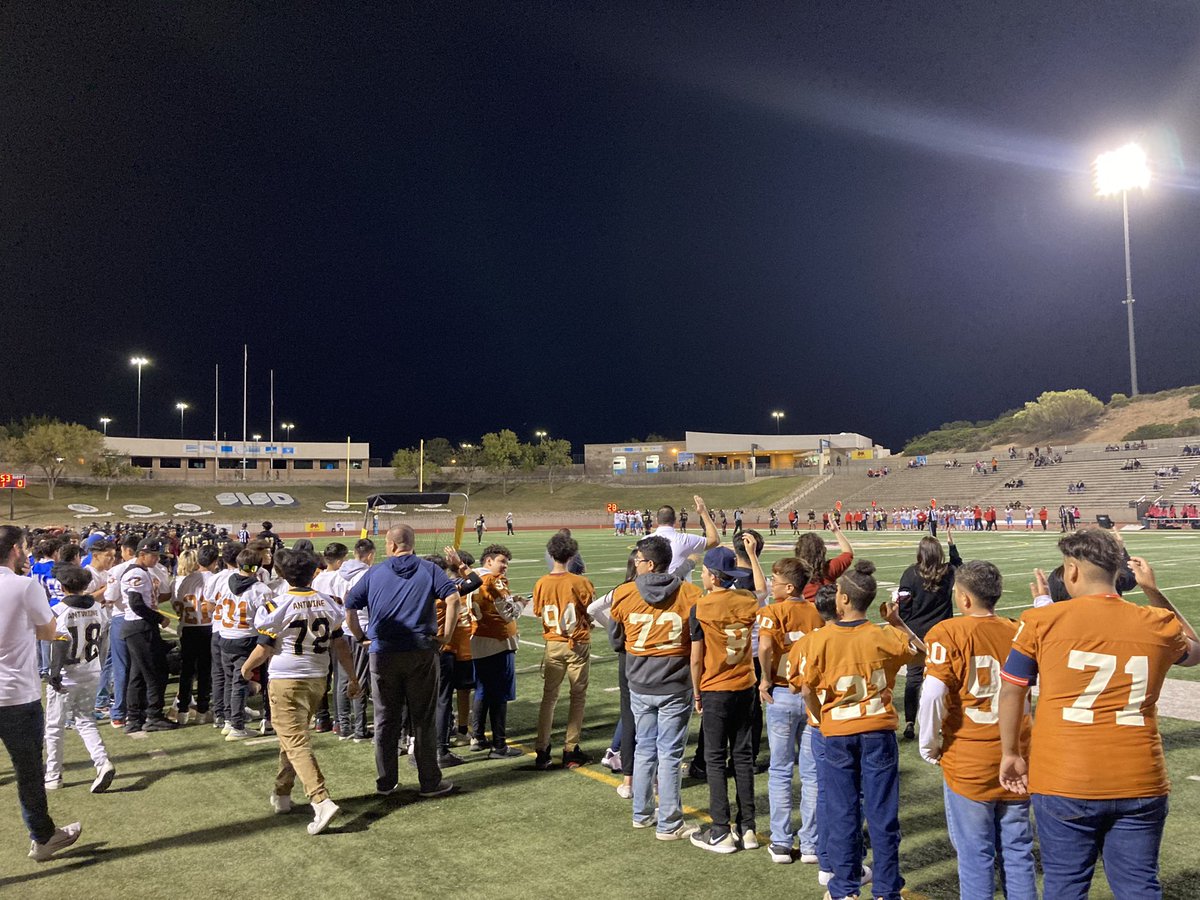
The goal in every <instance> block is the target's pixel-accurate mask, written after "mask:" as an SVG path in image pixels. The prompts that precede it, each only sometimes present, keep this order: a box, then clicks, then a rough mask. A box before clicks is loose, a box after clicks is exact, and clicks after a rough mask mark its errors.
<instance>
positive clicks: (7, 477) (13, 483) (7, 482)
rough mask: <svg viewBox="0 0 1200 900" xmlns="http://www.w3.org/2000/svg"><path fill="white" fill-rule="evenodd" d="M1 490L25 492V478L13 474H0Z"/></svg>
mask: <svg viewBox="0 0 1200 900" xmlns="http://www.w3.org/2000/svg"><path fill="white" fill-rule="evenodd" d="M0 488H8V489H9V490H17V491H19V490H24V488H25V476H24V475H14V474H13V473H12V472H0Z"/></svg>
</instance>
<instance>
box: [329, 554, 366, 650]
mask: <svg viewBox="0 0 1200 900" xmlns="http://www.w3.org/2000/svg"><path fill="white" fill-rule="evenodd" d="M370 568H371V567H370V566H368V565H367V564H366V563H365V562H363V561H362V560H361V559H354V558H351V559H348V560H346V561H345V562H344V563H342V565H341V568H339V569H338V570H337V573H338V576H339V577H340V578H341V579H342V580H343V581H345V582H346V587H345V590H343V591H342V596H343V597H345V596H346V594H348V593H350V588H352V587H354V585H355V584H357V583H358V580H359V579H360V578H362V577H363V575H364V574H365V573H366V571H367V570H368V569H370ZM370 623H371V616H370V614H369V613H368V611H367V610H366V609H365V608H364V609H360V610H359V611H358V624H359V625H361V626H362V630H363V632H364V633H365V632H366V630H367V626H368V625H370ZM346 633H347V634H349V633H350V632H349V631H347V632H346Z"/></svg>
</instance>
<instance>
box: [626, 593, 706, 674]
mask: <svg viewBox="0 0 1200 900" xmlns="http://www.w3.org/2000/svg"><path fill="white" fill-rule="evenodd" d="M699 599H700V588H699V587H697V586H696V585H694V584H692V583H691V582H688V581H684V582H681V583H680V585H679V589H678V590H677V591H675V596H673V597H671V598H670V599H668V600H665V601H663V602H662V603H658V604H651V603H647V602H646V601H645V600H644V599H642V595H641V594H640V593H638V589H637V584H636V582H632V581H631V582H628V583H626V584H623V585H621V586H620V587H618V588H617V589H616V590H615V591H613V604H612V609H611V610H610V612H609V615H610V617H611V618H612V620H613V621H614V622H620V623H621V624H622V626H623V627H624V629H625V652H626V653H630V654H632V655H633V656H684V657H686V656H689V655H690V654H691V650H692V636H691V634H690V633H689V632H688V627H687V624H688V619H689V618H690V617H691V615H692V607H693V606H695V605H696V601H697V600H699Z"/></svg>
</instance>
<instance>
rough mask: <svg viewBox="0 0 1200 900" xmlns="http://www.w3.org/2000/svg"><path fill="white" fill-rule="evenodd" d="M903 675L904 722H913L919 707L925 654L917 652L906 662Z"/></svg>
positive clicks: (910, 723)
mask: <svg viewBox="0 0 1200 900" xmlns="http://www.w3.org/2000/svg"><path fill="white" fill-rule="evenodd" d="M905 671H906V672H907V674H906V675H905V676H904V722H905V724H906V725H912V724H915V723H916V721H917V710H919V709H920V708H921V685H923V684H924V683H925V654H924V653H919V654H917V655H916V656H914V657H913V658H912V659H911V660H909V662H908V666H907V668H906V670H905Z"/></svg>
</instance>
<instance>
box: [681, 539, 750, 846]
mask: <svg viewBox="0 0 1200 900" xmlns="http://www.w3.org/2000/svg"><path fill="white" fill-rule="evenodd" d="M743 537H744V538H747V539H748V540H749V542H750V544H751V546H753V543H754V537H753V536H752V535H749V534H745V535H743ZM751 562H752V564H753V566H754V568H753V577H754V580H755V582H756V584H755V587H756V588H757V589H759V590H762V591H765V589H766V584H765V582H764V580H763V574H762V568H761V567H760V566H759V565H758V557H757V556H752V557H751ZM737 563H738V559H737V554H735V553H734V552H733V551H732V550H731V549H729V548H728V547H714V548H713V549H712V550H709V551H708V552H707V553H705V554H704V568H703V571H702V572H701V578H702V581H703V584H704V588H705V590H706V591H707V592H708V593H706V594H705V595H704V596H703V597H701V598H700V599H699V600H698V601H697V602H696V605H695V606H693V607H692V611H691V616H690V617H689V620H688V628H689V631H690V632H691V638H692V647H691V673H692V693H693V697H694V700H693V703H694V704H695V708H696V713H697V714H698V715H700V716H701V719H700V727H701V728H702V729H703V730H704V742H705V747H706V759H705V763H706V768H707V774H708V810H709V815H710V816H711V817H712V824H711V825H706V826H705V827H704V828H702V829H700V831H698V832H696V833H695V834H692V835H691V841H692V843H693V844H695V845H696V846H697V847H700V848H701V849H703V850H709V851H712V852H714V853H732V852H734V851H735V850H737V849H738V847H739V846H740V847H741V848H742V849H744V850H755V849H757V848H758V838H757V836H756V835H755V826H756V822H755V817H754V750H753V745H752V740H751V731H752V721H751V708H752V706H753V701H754V683H755V677H754V663H753V660H752V656H751V649H750V631H751V629H752V628H753V626H754V620H755V618H756V617H757V616H758V609H759V603H758V597H757V596H756V595H755V594H754V593H753V592H752V591H746V590H738V589H736V588H734V586H733V585H734V582H735V580H738V579H741V578H744V577H745V576H746V575H747V574H748V573H747V572H746V570H745V569H739V568H738V566H737ZM727 746H732V758H733V778H734V784H735V785H736V789H737V803H738V813H737V819H736V825H737V835H736V837H735V835H734V834H733V833H732V831H731V829H730V822H729V818H730V817H729V779H728V777H727V776H726V774H725V752H726V749H725V748H726V747H727Z"/></svg>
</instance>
